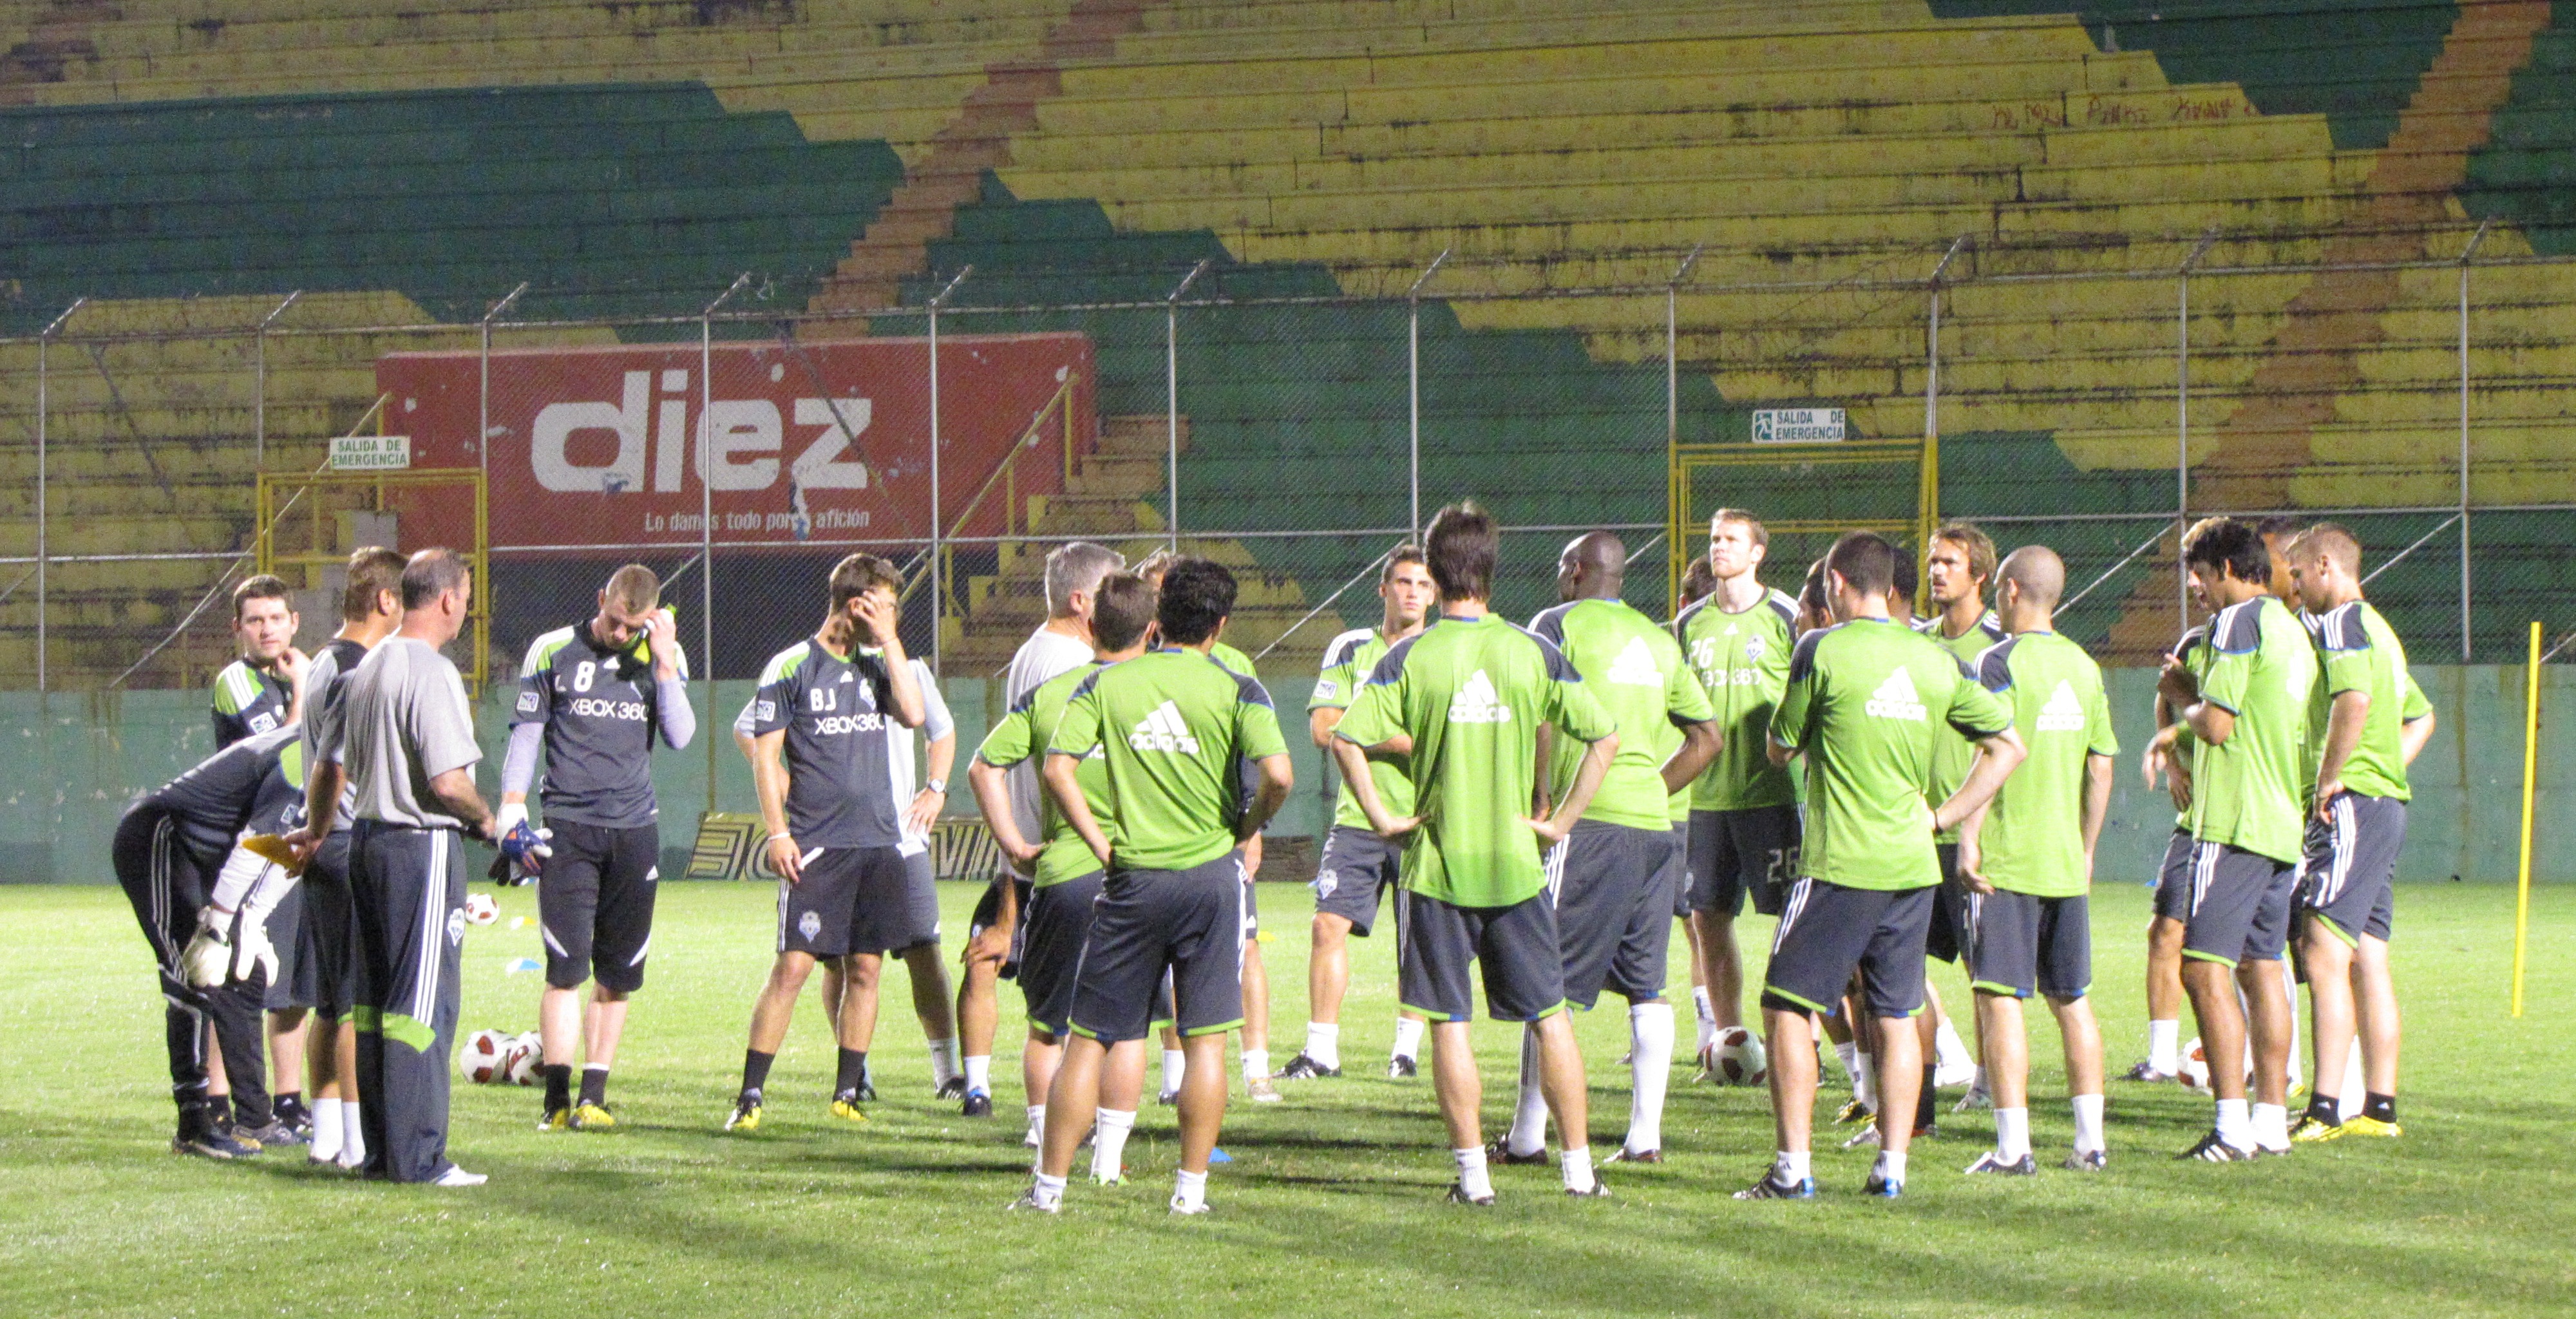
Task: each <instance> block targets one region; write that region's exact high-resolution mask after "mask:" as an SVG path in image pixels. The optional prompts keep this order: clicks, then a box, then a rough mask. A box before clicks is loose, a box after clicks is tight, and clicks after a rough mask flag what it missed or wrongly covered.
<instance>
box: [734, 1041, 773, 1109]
mask: <svg viewBox="0 0 2576 1319" xmlns="http://www.w3.org/2000/svg"><path fill="white" fill-rule="evenodd" d="M776 1061H778V1055H777V1054H774V1053H762V1052H761V1051H760V1050H758V1049H745V1050H743V1051H742V1092H743V1093H744V1094H746V1095H749V1096H751V1097H752V1098H754V1099H758V1098H759V1097H760V1090H761V1087H763V1086H765V1085H768V1084H769V1065H770V1064H771V1063H773V1062H776Z"/></svg>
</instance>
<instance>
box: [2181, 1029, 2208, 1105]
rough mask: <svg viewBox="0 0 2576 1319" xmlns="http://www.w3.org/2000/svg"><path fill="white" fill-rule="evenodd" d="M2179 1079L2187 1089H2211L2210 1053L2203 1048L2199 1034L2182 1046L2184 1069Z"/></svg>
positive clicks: (2205, 1090) (2204, 1090) (2203, 1090)
mask: <svg viewBox="0 0 2576 1319" xmlns="http://www.w3.org/2000/svg"><path fill="white" fill-rule="evenodd" d="M2178 1079H2180V1080H2181V1081H2182V1085H2183V1088H2184V1089H2186V1090H2196V1091H2201V1092H2203V1093H2206V1092H2207V1091H2208V1089H2209V1055H2208V1054H2207V1053H2205V1052H2203V1051H2202V1050H2201V1047H2200V1037H2199V1036H2197V1035H2194V1036H2192V1037H2191V1042H2190V1043H2189V1044H2185V1045H2184V1046H2182V1071H2181V1072H2180V1073H2179V1076H2178Z"/></svg>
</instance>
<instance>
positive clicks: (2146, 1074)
mask: <svg viewBox="0 0 2576 1319" xmlns="http://www.w3.org/2000/svg"><path fill="white" fill-rule="evenodd" d="M2120 1079H2121V1080H2123V1081H2143V1082H2146V1083H2147V1084H2149V1085H2153V1084H2156V1083H2158V1082H2162V1081H2173V1080H2179V1079H2180V1078H2179V1077H2177V1076H2176V1075H2175V1074H2174V1073H2172V1072H2160V1071H2157V1070H2156V1065H2155V1064H2154V1063H2151V1062H2148V1061H2146V1060H2145V1059H2143V1058H2141V1059H2139V1060H2138V1064H2137V1066H2135V1067H2132V1068H2130V1069H2129V1070H2127V1071H2125V1072H2122V1073H2120Z"/></svg>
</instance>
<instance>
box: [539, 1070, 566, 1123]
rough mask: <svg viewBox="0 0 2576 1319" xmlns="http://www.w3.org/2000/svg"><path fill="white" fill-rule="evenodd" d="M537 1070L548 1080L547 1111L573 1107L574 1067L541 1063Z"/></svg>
mask: <svg viewBox="0 0 2576 1319" xmlns="http://www.w3.org/2000/svg"><path fill="white" fill-rule="evenodd" d="M537 1070H538V1071H539V1072H540V1073H543V1074H544V1076H545V1078H546V1111H547V1112H549V1113H552V1112H554V1111H555V1110H556V1109H559V1108H570V1107H572V1065H571V1064H570V1063H539V1064H538V1065H537Z"/></svg>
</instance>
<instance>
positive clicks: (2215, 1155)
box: [2174, 1129, 2254, 1163]
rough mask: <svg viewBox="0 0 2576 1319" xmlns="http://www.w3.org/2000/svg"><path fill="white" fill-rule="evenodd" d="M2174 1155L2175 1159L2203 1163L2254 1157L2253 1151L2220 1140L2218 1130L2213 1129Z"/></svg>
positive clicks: (2229, 1161)
mask: <svg viewBox="0 0 2576 1319" xmlns="http://www.w3.org/2000/svg"><path fill="white" fill-rule="evenodd" d="M2174 1157H2175V1158H2176V1159H2198V1160H2200V1161H2201V1162H2203V1163H2243V1162H2245V1161H2246V1160H2248V1159H2251V1158H2253V1157H2254V1151H2252V1150H2247V1149H2238V1148H2237V1147H2235V1146H2233V1145H2230V1144H2228V1143H2227V1142H2226V1141H2223V1140H2220V1139H2219V1138H2218V1132H2217V1131H2216V1130H2215V1129H2212V1130H2211V1131H2210V1133H2209V1134H2208V1135H2206V1136H2203V1137H2201V1138H2200V1140H2199V1142H2198V1143H2196V1144H2194V1145H2193V1146H2192V1147H2191V1148H2190V1149H2187V1150H2184V1151H2183V1152H2182V1153H2180V1154H2177V1155H2175V1156H2174Z"/></svg>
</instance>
